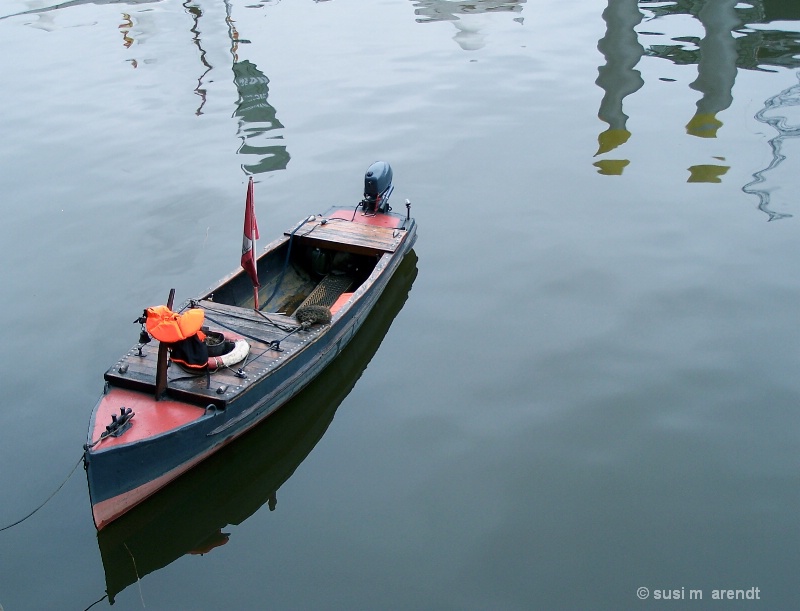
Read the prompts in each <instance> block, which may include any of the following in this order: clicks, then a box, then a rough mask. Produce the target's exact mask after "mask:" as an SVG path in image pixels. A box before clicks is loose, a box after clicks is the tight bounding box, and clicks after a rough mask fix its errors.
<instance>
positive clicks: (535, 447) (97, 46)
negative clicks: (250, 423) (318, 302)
mask: <svg viewBox="0 0 800 611" xmlns="http://www.w3.org/2000/svg"><path fill="white" fill-rule="evenodd" d="M0 13H1V14H0V117H2V119H1V120H0V121H2V126H3V138H2V139H0V211H1V212H2V223H0V241H1V242H2V245H3V253H4V264H3V265H2V268H0V286H2V287H3V290H2V291H0V311H2V314H3V316H2V321H3V323H2V337H3V339H4V343H5V345H4V350H3V351H2V356H1V357H0V363H2V366H3V368H4V370H5V371H6V372H7V374H8V375H6V376H5V377H4V382H3V399H2V406H1V409H0V458H2V464H3V469H2V470H0V492H2V499H3V502H2V504H0V523H2V524H0V526H2V525H5V524H8V523H11V522H13V521H15V520H17V519H19V518H20V517H22V516H24V515H25V514H26V513H27V512H29V511H31V510H32V509H33V508H34V507H36V506H37V505H38V504H39V503H41V502H42V501H43V500H44V499H45V498H47V496H48V495H49V494H50V493H51V492H52V491H53V490H54V489H55V488H56V487H57V486H58V485H59V484H60V483H61V482H62V481H63V479H64V478H65V477H66V476H67V474H68V473H69V471H70V469H71V468H72V466H73V465H74V464H75V463H76V461H77V460H78V459H79V457H80V455H81V445H82V443H83V442H84V438H85V433H86V427H87V424H88V418H89V415H90V412H91V408H92V406H93V404H94V402H95V400H96V399H97V397H98V395H99V394H100V392H101V390H102V372H103V371H104V370H105V369H106V368H107V367H108V366H109V365H110V364H111V363H113V362H114V361H115V360H116V359H117V357H118V356H119V354H120V353H122V352H123V351H125V350H127V349H128V348H129V347H130V346H131V345H132V344H133V343H134V342H135V341H136V334H137V329H136V327H135V325H132V324H131V321H132V320H134V318H136V317H137V316H138V314H139V313H140V312H141V310H142V308H143V307H145V306H148V305H153V304H156V303H161V302H163V301H164V299H165V298H166V294H167V291H168V289H169V288H170V287H175V288H176V289H177V296H178V299H179V300H183V299H185V298H188V297H190V296H192V295H194V294H197V293H199V292H200V291H202V290H203V289H205V288H206V287H207V286H208V285H210V284H211V283H212V282H213V281H215V280H216V279H218V278H220V277H222V276H223V275H225V274H226V273H227V272H228V271H230V270H231V269H232V268H233V267H234V266H236V265H237V264H238V257H239V255H238V252H239V244H240V239H241V237H240V236H241V226H242V225H241V223H242V221H241V214H242V208H243V202H244V193H245V185H246V181H247V177H248V176H249V175H254V176H255V179H256V183H257V186H256V193H257V207H258V214H259V225H260V226H261V230H262V237H266V238H271V237H274V236H276V235H278V234H279V233H280V232H282V231H283V230H284V229H286V228H288V227H290V226H292V224H293V223H294V222H295V221H297V220H298V219H300V218H302V217H304V216H305V215H307V214H308V213H309V212H314V211H322V210H324V209H325V208H327V206H329V205H332V204H353V205H354V204H355V203H356V202H357V201H358V199H359V198H360V196H361V189H362V185H363V173H364V170H365V169H366V168H367V166H368V165H369V164H370V163H371V162H372V161H374V160H376V159H386V160H387V161H389V162H390V163H391V164H392V166H393V168H394V172H395V186H396V193H395V196H394V198H395V200H396V201H397V202H402V201H403V200H404V199H405V198H408V199H410V200H411V201H412V202H413V208H412V210H413V212H414V214H415V216H416V217H417V220H418V222H419V226H420V236H419V240H418V242H417V246H416V248H415V250H416V253H415V256H414V257H413V258H412V259H411V260H409V261H407V263H406V265H405V267H404V274H403V276H402V277H401V278H398V279H397V281H396V282H395V283H394V284H393V286H392V291H391V294H390V295H387V298H386V300H384V302H383V304H382V306H381V314H380V316H378V317H376V320H371V321H370V326H369V327H368V328H367V329H366V333H365V336H366V337H364V338H360V341H359V343H356V344H355V345H354V346H353V347H352V349H351V350H350V351H349V352H348V353H347V354H346V355H345V358H343V359H340V361H338V362H337V363H336V365H335V367H334V368H332V370H331V371H330V372H327V373H326V375H325V376H323V377H322V378H321V379H320V380H319V381H318V382H317V383H316V384H314V385H313V386H312V387H310V388H309V389H308V391H307V392H306V393H304V394H303V395H302V396H301V397H299V398H298V399H297V400H296V401H294V402H293V403H292V404H290V405H289V406H288V409H287V410H285V411H284V412H283V413H281V414H280V416H277V417H276V418H275V420H274V421H271V422H268V423H267V425H266V426H264V427H262V428H260V429H258V430H257V431H256V432H255V433H254V434H253V435H251V436H248V437H247V438H246V439H244V440H242V442H241V443H240V444H236V445H234V446H231V448H229V451H227V452H225V453H223V454H222V455H220V456H219V457H216V458H215V459H214V460H213V461H209V463H207V464H205V465H203V467H202V468H201V469H198V470H197V473H196V474H193V475H192V476H190V477H188V478H185V479H184V480H182V481H181V482H179V483H178V485H176V486H175V487H173V489H170V490H168V491H166V492H165V494H163V495H160V496H158V497H156V498H154V499H153V500H152V501H151V502H149V503H148V504H147V505H146V506H144V507H143V508H142V511H140V512H136V513H135V514H132V515H131V516H130V519H128V520H125V521H122V522H120V524H119V525H118V528H115V529H111V530H109V532H108V533H107V534H106V535H104V536H101V537H99V538H98V536H97V534H96V532H95V529H94V526H93V524H92V520H91V514H90V508H89V500H88V494H87V490H86V483H85V478H84V477H83V473H82V472H81V470H80V468H79V469H78V471H77V472H76V473H75V474H74V475H73V476H72V477H71V478H70V479H69V480H68V481H67V483H66V485H65V486H64V488H63V489H62V490H61V491H60V492H59V493H58V494H57V495H56V496H55V497H54V498H53V499H52V500H51V501H50V502H49V503H48V504H47V505H46V506H45V507H44V509H42V510H41V511H39V512H38V513H36V514H35V515H34V516H33V517H31V518H30V519H28V520H27V521H25V522H23V523H22V524H20V525H18V526H16V527H14V528H12V529H9V530H6V531H4V532H0V605H2V607H3V608H4V609H5V610H6V611H17V610H22V609H85V608H87V607H89V606H90V605H92V603H94V602H95V601H99V602H98V603H97V605H96V606H95V607H93V608H94V609H97V608H103V607H107V606H108V605H109V603H110V601H111V600H113V602H114V608H115V609H140V608H147V609H165V610H175V609H197V610H200V609H203V610H204V609H236V610H240V609H241V610H249V609H348V610H351V609H403V610H406V609H437V610H438V609H510V610H517V609H519V610H523V609H526V610H527V609H565V610H575V609H640V608H642V609H644V608H647V609H649V608H662V607H670V608H671V609H678V608H681V609H683V608H685V609H706V608H713V609H720V608H731V607H732V606H734V605H735V607H736V608H754V609H756V608H757V609H791V608H796V607H797V604H798V602H797V601H798V600H800V585H798V583H799V582H798V580H797V575H796V573H797V566H798V562H800V552H799V551H798V550H800V527H799V526H798V521H797V512H798V509H800V438H799V437H798V430H800V412H799V411H798V404H799V403H800V379H798V376H797V375H796V373H797V370H798V365H800V355H799V354H798V349H797V346H798V345H799V344H800V332H799V331H798V323H797V320H798V319H797V315H796V312H797V304H798V303H800V275H799V274H798V269H797V267H798V266H797V262H798V261H799V260H800V240H798V236H799V235H800V199H798V193H799V192H800V172H798V169H797V168H798V161H800V138H798V136H800V79H799V78H798V77H800V8H798V7H797V4H796V3H795V2H793V1H789V0H783V1H780V0H751V1H750V2H736V1H731V0H716V1H714V2H711V1H707V2H702V1H700V0H697V1H690V0H677V1H674V2H638V3H637V2H636V1H634V0H606V1H603V2H599V1H597V2H592V1H590V0H580V1H574V2H556V1H555V0H541V1H539V0H537V1H533V0H531V1H530V2H525V1H519V2H513V1H509V2H501V1H489V0H482V1H481V0H478V1H477V2H470V3H467V2H458V1H442V0H418V1H406V0H383V1H381V2H373V3H363V2H362V3H356V2H349V1H346V0H333V1H330V2H312V1H310V0H302V1H298V2H287V1H284V2H275V1H263V2H259V1H255V2H241V1H239V0H214V1H212V0H186V1H185V2H179V1H177V0H138V1H136V0H128V1H115V0H95V1H93V2H92V1H88V0H71V1H70V2H65V3H60V4H58V5H56V4H51V3H48V2H47V1H46V0H6V1H5V2H3V3H2V9H1V10H0ZM640 588H646V589H647V590H646V591H645V590H640ZM756 588H758V590H756ZM720 589H724V590H729V589H730V590H734V591H735V590H740V591H741V595H742V596H744V595H748V596H749V597H750V599H749V600H747V599H746V600H740V601H738V602H736V603H731V602H728V603H724V602H721V601H719V600H716V601H715V600H713V599H712V596H713V595H714V590H720ZM690 595H691V596H692V597H693V598H694V599H693V600H689V598H690ZM643 596H646V597H645V598H644V600H643V599H642V597H643ZM699 596H702V600H699ZM663 597H670V598H673V599H674V598H678V600H677V601H676V600H671V601H669V602H665V601H663V600H660V598H663Z"/></svg>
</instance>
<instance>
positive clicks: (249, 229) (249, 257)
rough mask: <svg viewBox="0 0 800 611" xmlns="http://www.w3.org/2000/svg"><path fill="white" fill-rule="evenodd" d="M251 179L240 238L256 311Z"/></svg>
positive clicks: (256, 288)
mask: <svg viewBox="0 0 800 611" xmlns="http://www.w3.org/2000/svg"><path fill="white" fill-rule="evenodd" d="M253 191H254V189H253V177H252V176H251V177H250V180H249V181H248V183H247V199H246V200H245V204H244V233H243V236H242V267H243V268H244V270H245V271H246V272H247V274H248V275H249V276H250V281H251V282H252V283H253V309H255V310H258V309H259V308H258V289H259V287H260V286H261V284H260V283H259V281H258V257H257V256H256V240H258V237H259V235H258V222H257V221H256V209H255V197H254V195H253Z"/></svg>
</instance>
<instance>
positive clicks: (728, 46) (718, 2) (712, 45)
mask: <svg viewBox="0 0 800 611" xmlns="http://www.w3.org/2000/svg"><path fill="white" fill-rule="evenodd" d="M737 3H738V0H714V1H713V2H706V3H704V5H703V7H702V8H701V9H700V12H699V13H698V15H697V18H698V19H699V20H700V23H702V24H703V27H704V28H705V30H706V35H705V37H704V38H703V40H702V41H701V42H700V59H699V61H698V64H697V80H695V81H694V82H693V83H692V84H691V85H690V87H691V88H692V89H695V90H696V91H699V92H700V93H702V94H703V96H702V97H701V98H700V100H698V102H697V111H696V112H695V115H694V117H692V119H691V120H690V121H689V123H688V124H687V125H686V131H687V132H688V133H689V134H691V135H693V136H697V137H700V138H716V137H717V130H718V129H719V128H720V127H721V126H722V122H721V121H720V120H719V119H717V113H719V112H721V111H723V110H725V109H727V108H728V107H729V106H730V105H731V104H732V103H733V93H732V91H733V84H734V82H735V81H736V72H737V69H736V62H737V51H736V39H735V38H734V37H733V30H734V29H736V28H737V27H739V26H740V25H741V21H740V20H739V18H738V17H737V15H736V9H735V7H736V4H737Z"/></svg>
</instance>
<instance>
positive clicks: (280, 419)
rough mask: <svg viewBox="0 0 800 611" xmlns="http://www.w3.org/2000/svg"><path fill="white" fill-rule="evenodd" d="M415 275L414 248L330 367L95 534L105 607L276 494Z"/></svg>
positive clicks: (218, 540) (200, 549)
mask: <svg viewBox="0 0 800 611" xmlns="http://www.w3.org/2000/svg"><path fill="white" fill-rule="evenodd" d="M416 276H417V255H416V253H415V252H414V251H413V250H412V251H411V252H410V253H409V254H408V255H406V257H405V259H403V261H402V262H401V264H400V267H399V268H398V269H397V271H396V272H395V274H394V276H393V277H392V279H391V280H390V282H389V284H388V286H387V287H386V290H385V291H384V293H383V295H382V296H381V297H380V299H379V300H378V302H377V303H376V305H375V307H374V308H373V310H372V312H371V313H370V315H369V317H368V318H367V320H366V321H364V324H363V326H362V327H361V329H360V330H359V332H358V333H357V334H356V335H355V337H354V338H353V339H352V340H351V342H350V343H349V344H348V345H347V347H346V348H345V349H344V350H343V351H342V354H340V355H339V356H338V357H337V358H336V359H335V360H334V361H333V362H332V363H331V364H330V365H328V367H327V368H326V369H325V370H324V371H323V372H322V373H321V374H320V375H319V376H318V377H317V378H316V379H315V380H314V381H313V382H312V383H311V384H309V386H308V387H307V388H305V389H304V390H303V391H302V392H301V393H300V394H298V395H297V396H296V397H295V398H294V399H292V400H291V401H290V402H289V403H287V404H286V405H284V406H283V407H282V408H281V409H279V410H278V411H277V412H276V413H275V414H273V415H271V416H270V417H269V418H267V420H266V421H264V422H263V423H262V424H260V425H259V426H257V427H256V428H255V429H253V430H252V431H250V432H249V433H246V434H245V435H244V436H242V437H241V438H240V439H239V440H237V441H236V442H234V443H232V444H230V445H229V446H227V447H225V448H223V449H222V450H220V451H219V452H218V453H216V454H214V455H213V456H211V457H210V458H208V459H207V460H205V461H204V462H202V463H201V464H200V465H198V466H197V467H195V468H194V469H192V470H190V471H189V472H188V473H186V474H184V475H183V476H181V478H179V479H178V480H176V481H175V482H173V483H172V484H170V485H169V486H168V487H166V488H165V489H163V490H161V491H160V492H158V493H157V494H155V495H154V496H153V497H151V498H149V499H147V500H146V501H144V502H143V503H142V504H141V505H140V506H138V507H136V508H134V509H133V510H131V511H130V512H129V513H127V514H126V515H123V516H122V517H120V518H119V519H118V520H116V521H114V522H112V523H111V524H109V525H108V526H107V527H106V528H104V529H102V530H100V531H99V532H98V533H97V540H98V545H99V547H100V556H101V558H102V561H103V567H104V569H105V574H106V593H107V595H108V599H109V602H110V603H112V604H113V603H114V597H115V596H116V595H117V594H119V593H120V592H122V591H123V590H124V589H125V588H127V587H128V586H129V585H131V584H133V583H136V581H137V580H139V579H141V578H142V577H144V576H145V575H147V574H149V573H152V572H153V571H157V570H159V569H161V568H163V567H165V566H167V565H169V564H170V563H172V562H174V561H175V560H177V559H178V558H180V557H181V556H183V555H186V554H199V553H207V552H210V551H211V550H213V549H214V548H215V547H218V546H220V545H223V544H225V543H227V542H228V537H229V535H228V534H227V533H224V532H223V531H222V529H223V528H225V527H226V526H228V525H230V524H233V525H236V524H241V523H242V522H244V521H245V520H246V519H247V518H249V517H250V516H251V515H253V514H254V513H255V512H256V511H257V510H258V509H260V508H261V507H262V506H263V505H264V504H269V508H270V510H273V509H275V505H276V502H277V501H276V499H277V494H276V493H277V491H278V489H279V488H280V487H281V486H282V485H283V483H284V482H285V481H287V480H288V479H289V478H290V477H291V476H292V474H293V473H294V471H295V470H296V469H297V467H298V466H300V463H302V462H303V460H305V458H306V456H308V455H309V453H310V452H311V450H312V449H313V448H314V446H315V445H316V444H317V442H318V441H319V440H320V439H321V438H322V436H323V435H324V434H325V431H326V430H327V428H328V426H329V425H330V423H331V422H332V421H333V416H334V414H335V413H336V410H337V408H338V407H339V405H340V404H341V403H342V401H344V399H345V397H347V395H348V394H349V393H350V391H351V390H352V389H353V387H354V386H355V384H356V382H357V381H358V379H359V378H360V377H361V374H362V373H363V372H364V371H365V370H366V368H367V365H368V364H369V362H370V360H371V359H372V357H373V356H374V355H375V352H376V351H377V350H378V347H379V346H380V344H381V342H382V341H383V338H384V336H385V335H386V333H387V332H388V330H389V327H390V326H391V324H392V321H393V320H394V318H395V317H396V316H397V314H398V313H399V312H400V310H401V309H402V307H403V304H404V303H405V301H406V298H407V297H408V294H409V291H410V290H411V285H412V284H413V282H414V279H415V278H416Z"/></svg>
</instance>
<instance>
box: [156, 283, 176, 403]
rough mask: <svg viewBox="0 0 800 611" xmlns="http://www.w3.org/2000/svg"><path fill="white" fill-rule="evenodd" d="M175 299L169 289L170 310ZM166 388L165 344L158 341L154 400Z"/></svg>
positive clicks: (171, 290) (158, 397)
mask: <svg viewBox="0 0 800 611" xmlns="http://www.w3.org/2000/svg"><path fill="white" fill-rule="evenodd" d="M173 301H175V289H170V290H169V298H168V299H167V307H168V308H169V309H170V310H171V309H172V303H173ZM166 390H167V345H166V344H165V343H164V342H162V341H159V342H158V360H157V361H156V397H155V399H156V401H160V400H161V397H162V396H163V395H164V393H165V392H166Z"/></svg>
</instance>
